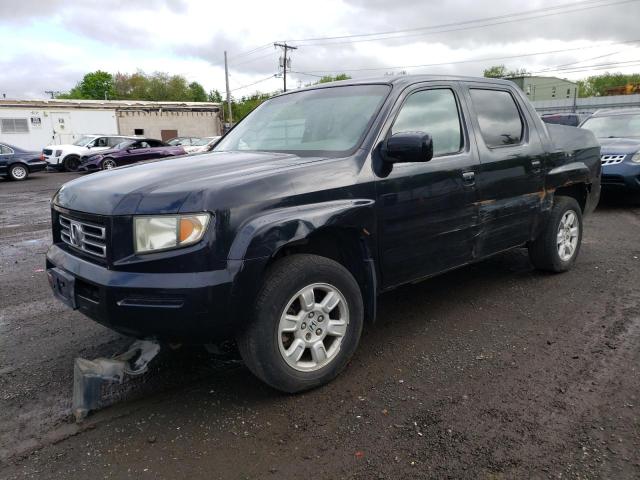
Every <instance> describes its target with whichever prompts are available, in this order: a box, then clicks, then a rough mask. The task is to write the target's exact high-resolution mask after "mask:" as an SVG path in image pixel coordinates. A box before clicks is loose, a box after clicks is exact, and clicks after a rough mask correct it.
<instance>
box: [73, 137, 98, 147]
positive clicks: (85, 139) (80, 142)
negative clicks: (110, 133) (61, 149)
mask: <svg viewBox="0 0 640 480" xmlns="http://www.w3.org/2000/svg"><path fill="white" fill-rule="evenodd" d="M95 138H96V137H80V138H79V139H78V140H76V141H75V142H73V144H74V145H75V146H77V147H84V146H85V145H86V144H87V143H89V142H90V141H92V140H94V139H95Z"/></svg>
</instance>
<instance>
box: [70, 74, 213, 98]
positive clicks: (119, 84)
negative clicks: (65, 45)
mask: <svg viewBox="0 0 640 480" xmlns="http://www.w3.org/2000/svg"><path fill="white" fill-rule="evenodd" d="M105 91H106V92H107V96H108V98H109V99H111V100H153V101H175V102H206V101H207V100H208V99H209V98H208V96H207V93H206V91H205V89H204V87H203V86H202V85H200V84H199V83H198V82H191V83H189V82H188V81H187V79H186V78H185V77H183V76H182V75H170V74H168V73H166V72H154V73H152V74H147V73H145V72H143V71H140V70H139V71H137V72H136V73H133V74H130V73H120V72H118V73H116V74H115V75H111V74H110V73H107V72H103V71H100V70H98V71H96V72H91V73H88V74H86V75H85V76H84V78H83V79H82V80H81V81H80V82H78V84H77V85H76V86H75V87H73V88H72V89H71V90H69V92H67V93H64V94H60V95H58V96H57V98H73V99H94V100H97V99H104V94H105ZM215 92H218V91H217V90H215ZM218 95H220V93H219V92H218Z"/></svg>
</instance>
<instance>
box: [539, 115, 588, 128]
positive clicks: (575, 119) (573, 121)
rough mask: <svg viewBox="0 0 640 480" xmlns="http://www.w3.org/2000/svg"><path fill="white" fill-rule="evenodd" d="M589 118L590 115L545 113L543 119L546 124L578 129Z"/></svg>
mask: <svg viewBox="0 0 640 480" xmlns="http://www.w3.org/2000/svg"><path fill="white" fill-rule="evenodd" d="M588 116H589V115H583V114H579V113H545V114H544V115H542V117H541V118H542V121H543V122H544V123H553V124H557V125H568V126H570V127H577V126H578V125H580V123H581V122H583V121H584V120H585V118H587V117H588Z"/></svg>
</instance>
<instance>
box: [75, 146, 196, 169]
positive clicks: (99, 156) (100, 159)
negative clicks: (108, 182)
mask: <svg viewBox="0 0 640 480" xmlns="http://www.w3.org/2000/svg"><path fill="white" fill-rule="evenodd" d="M185 154H186V152H185V151H184V148H182V147H181V146H172V145H167V144H166V143H164V142H161V141H160V140H154V139H152V138H142V139H136V140H126V141H124V142H121V143H119V144H118V145H116V146H115V147H114V148H111V149H109V150H103V151H101V152H98V153H96V154H94V155H84V156H83V157H82V158H81V159H80V167H79V168H78V170H79V171H81V172H88V171H94V170H111V169H112V168H116V167H121V166H123V165H130V164H132V163H137V162H141V161H143V160H153V159H156V158H166V157H175V156H177V155H185Z"/></svg>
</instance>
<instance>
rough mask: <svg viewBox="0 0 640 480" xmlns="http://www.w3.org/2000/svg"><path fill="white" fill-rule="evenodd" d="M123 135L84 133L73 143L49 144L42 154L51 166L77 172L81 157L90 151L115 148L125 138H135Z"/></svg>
mask: <svg viewBox="0 0 640 480" xmlns="http://www.w3.org/2000/svg"><path fill="white" fill-rule="evenodd" d="M135 138H136V137H129V136H123V135H83V136H82V137H80V138H79V139H78V140H76V141H75V142H74V143H72V144H71V145H48V146H46V147H44V148H43V149H42V156H43V158H44V160H45V161H46V162H47V163H48V165H49V166H50V167H53V168H55V169H57V170H66V171H68V172H75V171H76V170H77V169H78V167H79V166H80V157H82V156H83V155H86V154H87V152H88V151H91V152H92V153H93V152H99V151H101V150H107V149H108V148H113V147H115V146H116V145H118V144H119V143H121V142H123V141H124V140H128V139H135Z"/></svg>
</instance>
